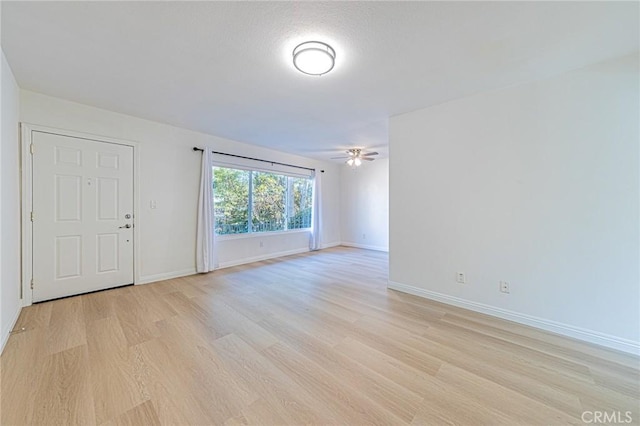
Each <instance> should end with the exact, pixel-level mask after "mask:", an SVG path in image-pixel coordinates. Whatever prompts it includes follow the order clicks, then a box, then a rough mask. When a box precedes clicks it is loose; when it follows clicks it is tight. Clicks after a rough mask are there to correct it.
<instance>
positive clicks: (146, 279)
mask: <svg viewBox="0 0 640 426" xmlns="http://www.w3.org/2000/svg"><path fill="white" fill-rule="evenodd" d="M195 273H196V268H189V269H183V270H181V271H173V272H163V273H162V274H153V275H143V276H141V277H140V280H139V281H137V282H136V285H138V284H149V283H153V282H156V281H164V280H170V279H172V278H180V277H186V276H187V275H193V274H195Z"/></svg>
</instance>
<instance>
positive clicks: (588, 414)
mask: <svg viewBox="0 0 640 426" xmlns="http://www.w3.org/2000/svg"><path fill="white" fill-rule="evenodd" d="M581 419H582V421H583V422H585V423H594V424H601V423H608V424H612V423H613V424H616V423H617V424H626V423H631V422H632V421H633V417H632V416H631V411H624V412H623V411H598V410H595V411H583V412H582V416H581Z"/></svg>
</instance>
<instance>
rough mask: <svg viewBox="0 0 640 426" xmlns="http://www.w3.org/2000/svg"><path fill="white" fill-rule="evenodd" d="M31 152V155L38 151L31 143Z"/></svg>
mask: <svg viewBox="0 0 640 426" xmlns="http://www.w3.org/2000/svg"><path fill="white" fill-rule="evenodd" d="M29 152H31V155H33V153H34V152H36V148H35V147H34V146H33V144H31V145H29Z"/></svg>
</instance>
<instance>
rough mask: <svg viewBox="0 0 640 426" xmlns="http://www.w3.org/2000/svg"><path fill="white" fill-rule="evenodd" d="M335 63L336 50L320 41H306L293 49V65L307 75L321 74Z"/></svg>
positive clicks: (330, 68)
mask: <svg viewBox="0 0 640 426" xmlns="http://www.w3.org/2000/svg"><path fill="white" fill-rule="evenodd" d="M335 63H336V51H335V50H333V48H332V47H331V46H329V45H328V44H327V43H323V42H321V41H306V42H304V43H300V44H299V45H297V46H296V48H295V49H293V65H294V66H295V67H296V68H297V69H298V71H300V72H302V73H305V74H309V75H322V74H326V73H328V72H329V71H331V70H332V69H333V67H334V65H335Z"/></svg>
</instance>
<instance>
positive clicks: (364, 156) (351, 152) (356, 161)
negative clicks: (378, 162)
mask: <svg viewBox="0 0 640 426" xmlns="http://www.w3.org/2000/svg"><path fill="white" fill-rule="evenodd" d="M345 152H346V153H347V154H348V157H332V158H331V159H332V160H342V159H344V158H346V159H347V161H345V163H346V164H347V165H348V166H349V167H353V168H356V167H359V166H360V165H361V164H362V161H373V160H375V158H371V157H373V156H374V155H378V153H377V152H362V149H361V148H352V149H348V150H347V151H345Z"/></svg>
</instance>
